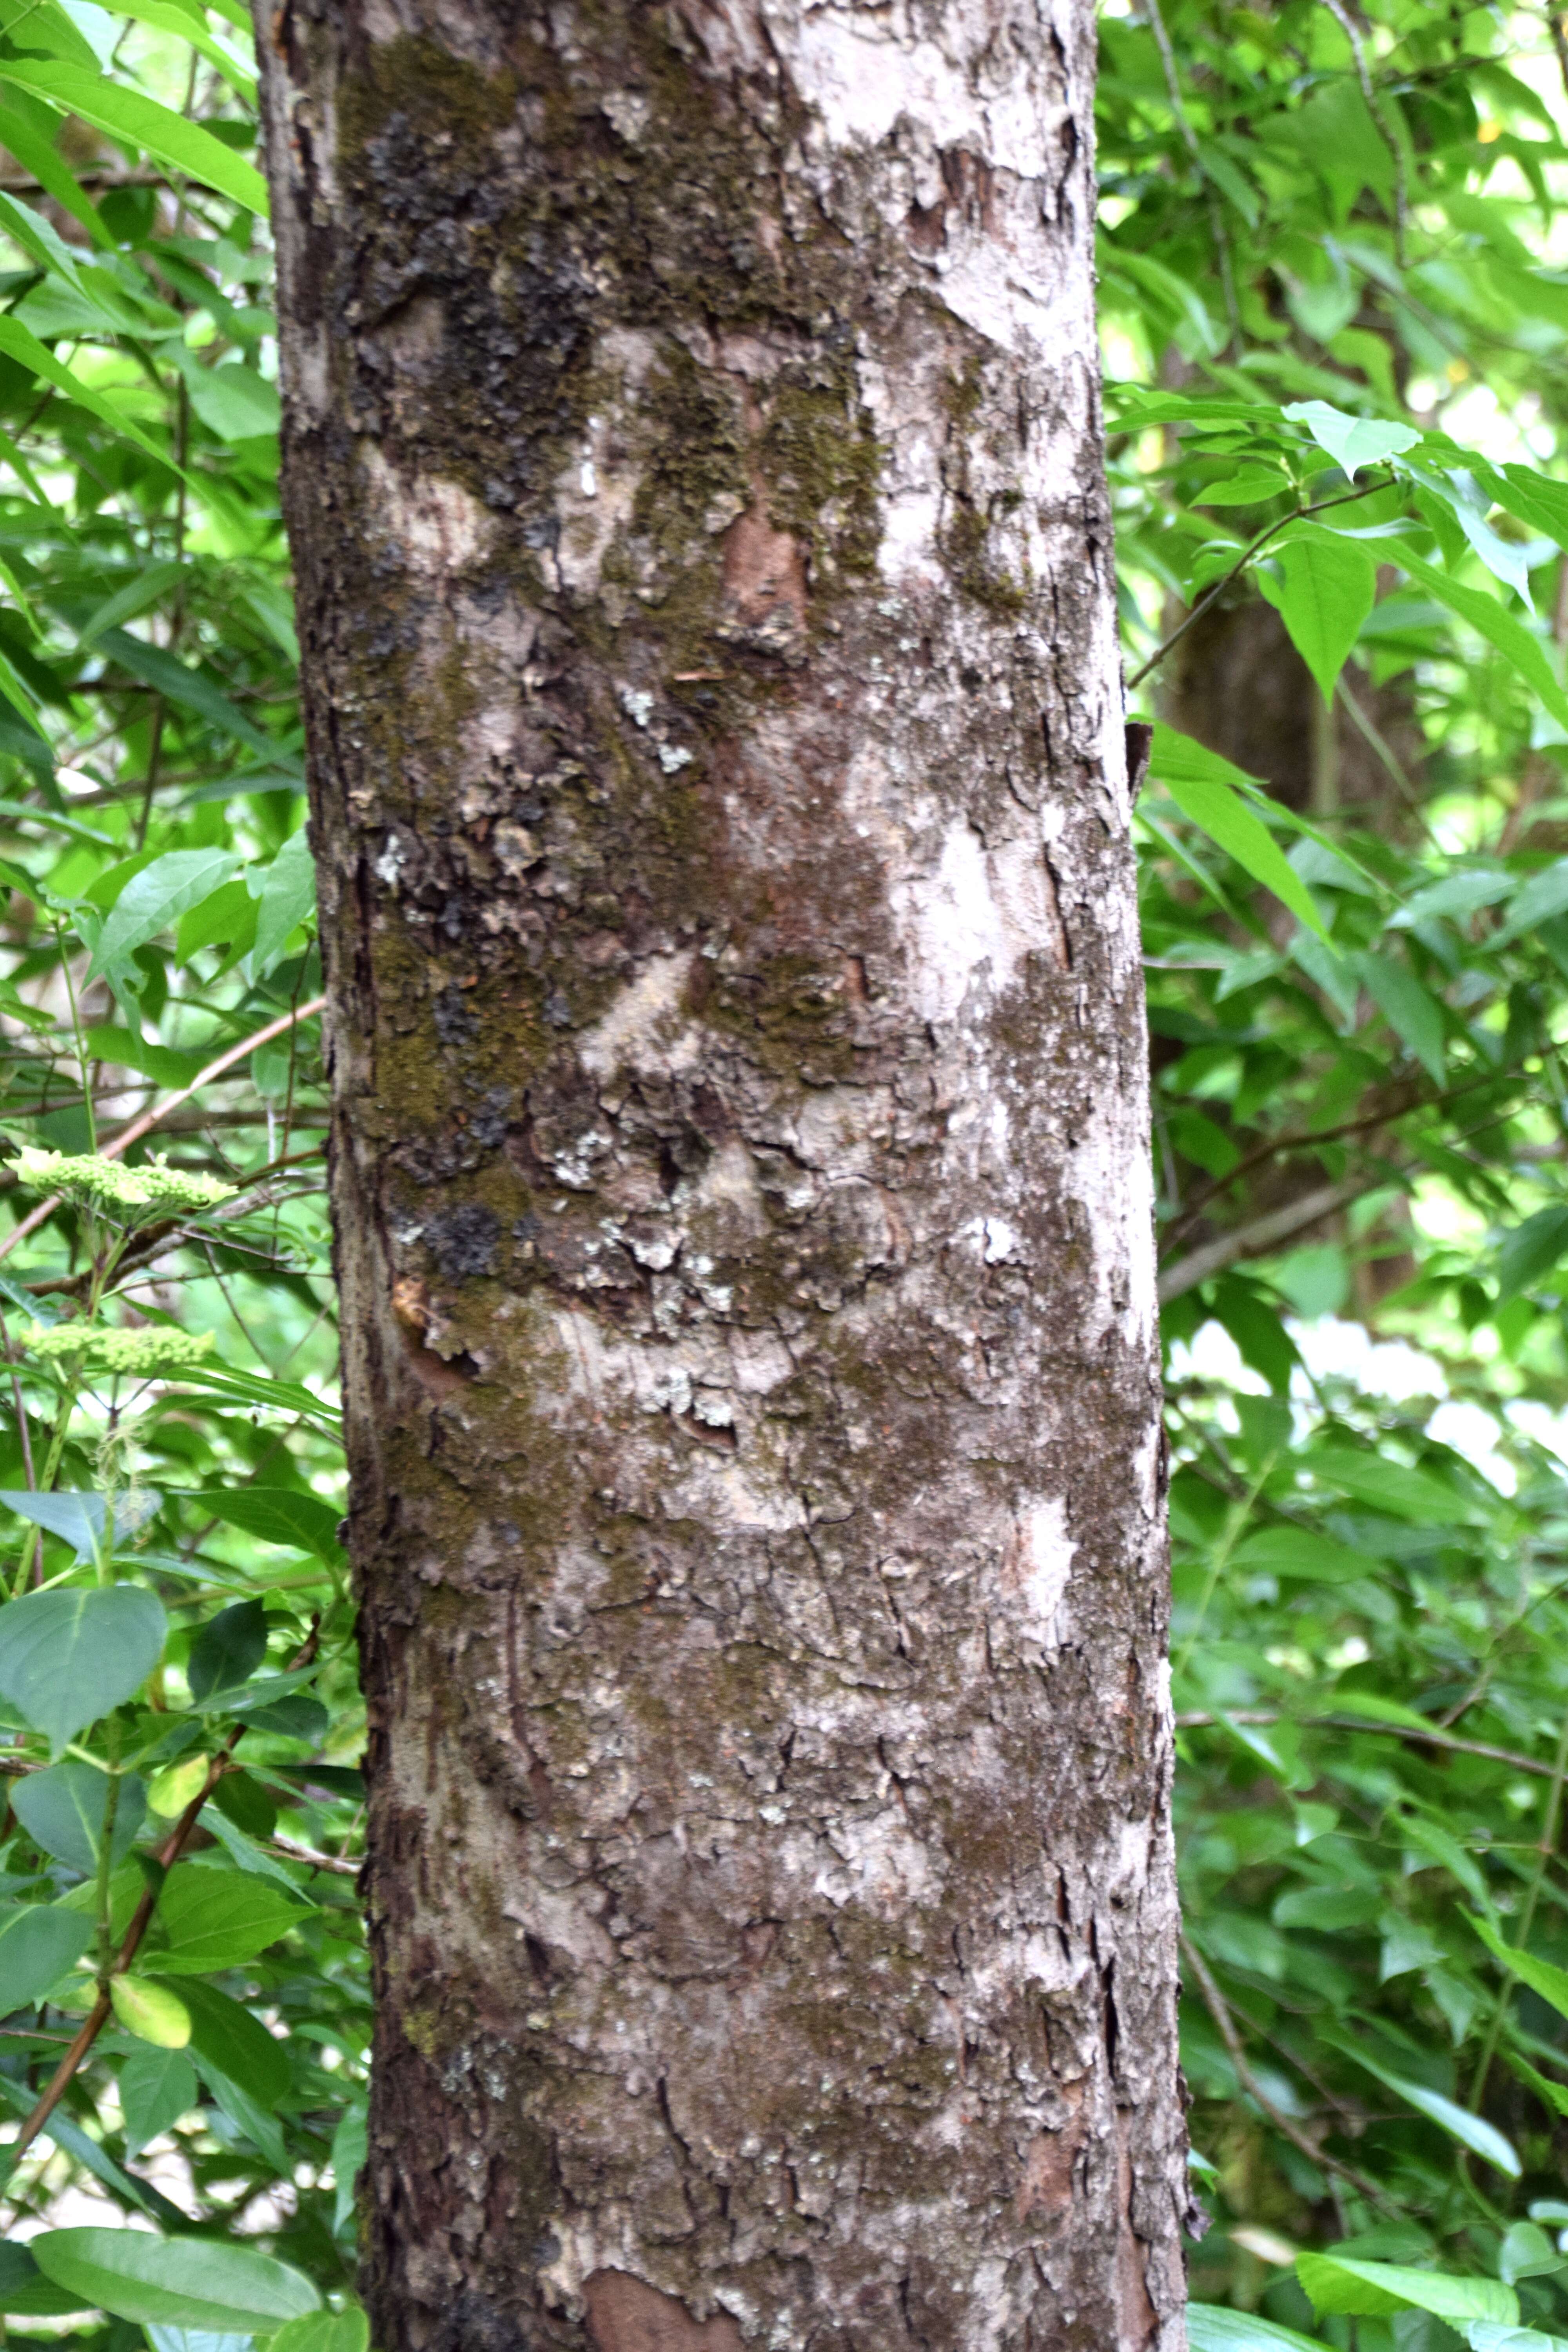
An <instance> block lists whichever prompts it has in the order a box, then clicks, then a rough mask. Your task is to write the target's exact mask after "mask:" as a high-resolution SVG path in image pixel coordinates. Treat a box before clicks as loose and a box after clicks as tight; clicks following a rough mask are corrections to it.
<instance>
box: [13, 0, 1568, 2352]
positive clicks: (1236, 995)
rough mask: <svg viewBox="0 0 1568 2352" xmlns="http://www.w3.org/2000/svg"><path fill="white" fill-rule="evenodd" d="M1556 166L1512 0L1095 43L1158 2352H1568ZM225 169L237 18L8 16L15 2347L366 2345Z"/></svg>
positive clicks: (342, 1826)
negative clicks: (1137, 1204) (1188, 2231)
mask: <svg viewBox="0 0 1568 2352" xmlns="http://www.w3.org/2000/svg"><path fill="white" fill-rule="evenodd" d="M1565 134H1568V28H1565V26H1564V22H1563V19H1562V18H1560V17H1559V16H1554V15H1549V14H1547V13H1545V12H1544V11H1531V10H1529V9H1518V10H1514V9H1507V8H1501V7H1499V8H1481V7H1475V8H1468V7H1467V8H1459V7H1454V8H1448V7H1444V6H1439V5H1432V0H1368V5H1364V6H1363V5H1352V0H1274V5H1265V0H1257V5H1239V0H1238V5H1232V0H1111V4H1110V6H1109V7H1108V9H1107V12H1106V15H1105V16H1104V20H1103V56H1102V79H1101V87H1100V168H1101V177H1102V190H1103V219H1102V226H1101V248H1100V285H1101V299H1102V308H1103V316H1104V331H1105V351H1106V362H1107V379H1108V382H1107V423H1108V431H1109V434H1110V473H1111V487H1112V494H1113V499H1114V502H1115V506H1116V510H1117V520H1118V549H1119V560H1120V563H1121V581H1122V596H1123V618H1124V624H1125V645H1126V656H1127V670H1128V677H1129V680H1130V685H1131V701H1130V709H1131V710H1132V712H1133V713H1134V714H1137V715H1141V716H1142V719H1144V720H1145V721H1146V722H1147V723H1148V725H1149V727H1150V729H1151V730H1152V731H1151V736H1150V762H1149V775H1148V780H1147V782H1145V784H1144V786H1143V789H1142V796H1141V798H1140V801H1139V804H1138V820H1137V821H1138V830H1139V845H1140V852H1141V856H1142V873H1143V925H1144V942H1145V952H1146V957H1147V961H1148V967H1149V999H1150V1013H1151V1025H1152V1059H1153V1071H1154V1101H1155V1119H1154V1148H1155V1159H1156V1173H1157V1178H1158V1185H1159V1210H1160V1220H1161V1250H1162V1287H1163V1297H1164V1302H1165V1303H1164V1318H1165V1336H1166V1341H1167V1349H1168V1375H1169V1407H1170V1433H1171V1443H1172V1452H1173V1482H1172V1493H1171V1503H1172V1528H1173V1579H1174V1628H1173V1687H1174V1696H1175V1706H1176V1712H1177V1721H1178V1726H1179V1743H1180V1773H1179V1778H1178V1784H1177V1809H1178V1833H1179V1840H1180V1856H1181V1868H1182V1880H1183V1889H1184V1905H1185V1922H1186V1925H1185V1936H1184V2004H1183V2019H1184V2035H1183V2038H1184V2054H1185V2065H1186V2071H1187V2074H1188V2078H1189V2081H1190V2084H1191V2088H1192V2093H1193V2100H1194V2105H1193V2111H1192V2118H1191V2120H1192V2131H1193V2139H1194V2167H1195V2172H1196V2186H1197V2188H1198V2189H1199V2193H1200V2195H1201V2197H1202V2200H1203V2201H1204V2202H1205V2205H1206V2206H1207V2208H1208V2210H1209V2212H1210V2214H1211V2217H1212V2226H1211V2228H1210V2230H1209V2231H1208V2233H1207V2235H1206V2236H1205V2238H1204V2239H1203V2241H1202V2242H1199V2243H1194V2247H1193V2249H1192V2276H1193V2287H1194V2296H1195V2297H1196V2298H1197V2303H1196V2306H1195V2308H1194V2314H1193V2317H1192V2322H1191V2328H1192V2336H1193V2341H1194V2345H1195V2346H1196V2347H1198V2352H1210V2347H1233V2352H1269V2347H1274V2352H1285V2347H1289V2345H1290V2344H1292V2343H1298V2344H1299V2343H1300V2341H1301V2340H1302V2339H1306V2340H1309V2341H1315V2342H1321V2343H1328V2344H1334V2345H1338V2346H1341V2347H1347V2352H1349V2348H1350V2347H1353V2352H1394V2347H1398V2352H1437V2348H1438V2347H1448V2346H1452V2345H1455V2344H1457V2343H1459V2342H1468V2344H1469V2345H1471V2346H1473V2347H1476V2352H1503V2347H1512V2352H1548V2347H1551V2346H1552V2345H1553V2344H1556V2345H1559V2346H1563V2345H1568V2251H1565V2250H1568V1866H1565V1863H1564V1857H1563V1842H1564V1834H1565V1828H1564V1815H1565V1812H1568V1802H1565V1781H1568V1343H1565V1337H1564V1327H1563V1307H1564V1303H1565V1300H1568V1061H1565V1046H1568V685H1565V683H1564V656H1565V653H1568V554H1565V552H1564V551H1565V550H1568V215H1565V214H1564V213H1563V211H1562V210H1561V209H1560V207H1561V205H1562V200H1563V196H1564V195H1565V194H1568V147H1565V145H1564V137H1565ZM254 142H255V85H254V74H253V64H252V58H251V50H250V36H249V30H248V18H247V15H246V13H245V12H244V11H243V10H241V9H239V8H238V7H237V6H231V5H228V0H224V4H223V5H214V6H212V7H202V6H200V5H196V0H145V5H142V6H139V7H136V8H122V9H116V10H105V9H100V8H99V7H97V6H94V5H86V4H85V0H0V889H3V890H4V892H5V904H4V909H3V915H0V925H3V928H0V946H3V948H4V958H3V969H0V1155H3V1156H0V1195H3V1199H0V1358H3V1361H0V1510H3V1512H4V1515H5V1516H4V1517H0V1577H3V1580H4V1585H3V1594H0V1773H3V1774H4V1784H3V1785H4V1791H5V1799H6V1801H5V1811H4V1817H3V1825H0V2167H3V2168H4V2177H3V2180H0V2192H3V2195H4V2200H5V2244H4V2245H3V2246H0V2314H3V2315H5V2328H6V2330H8V2331H9V2332H10V2333H11V2334H13V2335H16V2336H24V2337H27V2338H37V2339H39V2340H43V2339H47V2340H48V2341H50V2342H59V2341H62V2340H63V2341H65V2342H68V2343H69V2344H72V2345H76V2344H79V2345H80V2347H82V2352H89V2347H90V2352H136V2347H139V2346H140V2345H141V2344H142V2341H143V2338H145V2339H146V2341H147V2342H148V2343H149V2344H150V2345H151V2346H152V2347H153V2352H216V2341H215V2340H216V2338H219V2337H229V2338H233V2337H239V2338H242V2339H243V2338H254V2339H273V2340H275V2341H276V2342H277V2344H278V2345H279V2352H363V2345H364V2341H365V2330H364V2323H363V2318H362V2317H361V2316H360V2315H359V2313H358V2311H357V2307H356V2305H355V2304H354V2300H353V2274H354V2265H355V2212H354V2177H355V2173H356V2170H357V2168H358V2167H359V2165H360V2163H361V2161H362V2160H363V2149H364V2100H365V2053H366V2048H367V2043H368V2038H369V2001H368V1991H367V1984H366V1971H365V1962H364V1955H363V1942H362V1937H361V1932H360V1925H359V1917H358V1912H357V1906H356V1895H355V1874H356V1870H357V1867H358V1856H359V1853H360V1825H361V1821H362V1789H361V1782H360V1777H359V1758H360V1754H361V1749H362V1747H363V1709H362V1706H361V1703H360V1699H359V1696H358V1689H357V1681H356V1674H355V1665H354V1658H353V1616H352V1608H351V1601H350V1595H349V1592H348V1590H347V1584H346V1568H345V1562H344V1559H343V1555H342V1549H341V1548H340V1545H339V1540H338V1526H339V1520H340V1515H341V1512H342V1454H341V1446H340V1439H339V1431H338V1416H337V1395H336V1387H335V1379H336V1359H337V1348H336V1337H335V1331H334V1325H333V1312H334V1309H333V1300H332V1292H331V1281H330V1268H329V1262H328V1232H327V1222H326V1212H325V1202H324V1197H323V1190H322V1187H323V1160H322V1150H323V1129H324V1124H325V1112H324V1108H323V1090H322V1082H321V1062H320V1051H321V1040H320V1013H321V972H320V965H319V961H318V958H317V954H316V950H315V947H314V943H313V936H312V934H313V895H312V878H311V870H310V857H309V852H308V848H307V844H306V838H305V833H304V830H303V827H304V802H303V797H302V795H303V751H302V735H301V729H300V717H299V709H298V702H297V696H296V688H295V665H296V651H297V649H296V646H295V643H294V638H293V634H292V627H291V620H290V604H289V587H288V569H287V551H286V548H285V545H284V541H283V535H282V529H281V524H280V520H279V509H278V495H277V467H278V448H277V428H278V414H279V404H278V395H277V391H276V387H275V374H276V352H275V341H274V334H275V327H274V321H273V319H272V316H271V314H270V312H269V310H268V300H269V298H270V286H271V256H270V248H269V244H268V234H267V227H266V207H265V192H264V189H263V187H262V184H261V182H260V179H259V177H258V172H257V168H256V163H255V152H254ZM126 2222H129V2223H131V2224H132V2226H131V2227H129V2228H127V2227H125V2226H124V2224H125V2223H126ZM230 2352H233V2347H230Z"/></svg>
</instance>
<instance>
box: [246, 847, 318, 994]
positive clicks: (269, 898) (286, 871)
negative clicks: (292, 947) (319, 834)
mask: <svg viewBox="0 0 1568 2352" xmlns="http://www.w3.org/2000/svg"><path fill="white" fill-rule="evenodd" d="M315 904H316V867H315V863H314V860H313V859H312V858H311V856H310V842H309V840H308V838H307V837H306V835H305V833H304V831H303V829H301V830H300V832H299V833H292V834H290V835H289V838H288V840H287V841H286V842H285V843H284V845H283V846H282V848H281V849H280V850H279V853H278V855H277V856H276V857H275V858H274V859H273V861H272V863H271V865H270V866H268V869H267V879H266V881H265V882H264V883H263V884H262V886H261V901H260V905H259V906H258V909H257V916H256V945H255V946H254V948H252V950H251V951H250V970H251V976H252V978H253V979H255V980H265V979H266V977H267V975H268V972H269V971H271V970H272V967H273V965H274V964H275V963H277V962H278V961H279V959H280V957H281V956H282V953H283V950H284V946H285V944H286V943H287V940H288V938H289V933H290V931H292V930H293V929H295V927H296V926H297V925H298V924H300V923H302V922H303V921H304V920H305V918H306V916H307V915H309V914H310V912H311V911H312V909H313V908H314V907H315Z"/></svg>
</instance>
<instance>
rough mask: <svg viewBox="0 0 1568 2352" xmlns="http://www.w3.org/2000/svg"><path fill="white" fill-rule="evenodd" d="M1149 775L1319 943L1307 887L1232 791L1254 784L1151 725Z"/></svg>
mask: <svg viewBox="0 0 1568 2352" xmlns="http://www.w3.org/2000/svg"><path fill="white" fill-rule="evenodd" d="M1149 766H1150V772H1151V773H1152V774H1153V775H1156V776H1158V778H1159V780H1160V782H1162V783H1163V785H1164V787H1165V790H1166V791H1167V792H1168V793H1170V795H1171V798H1172V799H1173V801H1174V802H1175V803H1176V806H1177V807H1178V808H1179V809H1180V810H1181V812H1182V814H1183V815H1184V816H1186V817H1189V818H1190V819H1191V820H1192V822H1193V824H1195V825H1196V826H1197V827H1198V828H1199V830H1200V831H1201V832H1203V833H1206V834H1207V835H1208V837H1209V839H1210V840H1211V841H1212V842H1214V843H1215V846H1216V847H1218V848H1220V849H1223V850H1224V851H1225V853H1226V856H1227V857H1234V858H1235V860H1236V862H1237V865H1238V866H1242V867H1243V868H1244V869H1245V870H1246V872H1247V873H1248V874H1250V875H1251V877H1252V878H1253V880H1254V881H1255V882H1261V883H1262V885H1263V887H1264V888H1265V889H1267V890H1272V891H1273V893H1274V895H1275V897H1276V898H1279V900H1281V901H1282V903H1283V904H1284V905H1285V906H1287V907H1289V909H1290V911H1291V913H1292V914H1293V915H1295V916H1297V917H1298V918H1299V919H1300V921H1301V922H1303V923H1305V924H1306V925H1307V926H1308V928H1309V929H1311V930H1314V931H1316V932H1317V933H1318V935H1319V937H1320V938H1321V939H1322V940H1327V939H1328V936H1329V935H1328V932H1327V931H1326V930H1325V929H1324V927H1323V919H1322V917H1321V915H1320V914H1319V912H1318V909H1317V908H1316V906H1315V905H1314V903H1313V901H1312V898H1311V897H1310V894H1309V892H1308V890H1307V887H1306V885H1305V884H1304V883H1303V882H1302V881H1301V880H1300V877H1299V876H1298V875H1297V874H1296V873H1295V872H1294V871H1293V870H1292V868H1291V866H1289V863H1288V861H1287V859H1286V856H1285V853H1284V851H1283V850H1282V849H1281V848H1280V847H1279V844H1278V842H1276V840H1275V838H1274V836H1273V835H1272V834H1271V833H1270V832H1269V830H1268V826H1267V825H1266V824H1264V823H1263V820H1262V818H1261V817H1258V816H1255V815H1254V814H1253V813H1252V811H1251V809H1250V808H1248V807H1247V803H1246V802H1245V801H1244V800H1242V799H1241V798H1240V796H1239V794H1238V793H1237V791H1236V790H1235V785H1236V784H1237V783H1238V782H1239V783H1241V784H1243V785H1246V784H1248V783H1250V782H1252V781H1253V780H1252V778H1251V777H1249V776H1245V775H1243V773H1242V772H1241V770H1240V769H1239V768H1233V767H1232V766H1231V764H1230V761H1228V760H1222V759H1221V758H1220V756H1219V754H1218V752H1216V751H1205V748H1204V746H1203V745H1202V744H1201V743H1197V742H1194V740H1193V739H1192V737H1191V736H1190V735H1179V734H1177V732H1176V730H1174V728H1172V727H1166V726H1165V725H1163V723H1162V722H1161V721H1159V720H1156V721H1155V724H1154V740H1153V745H1152V750H1151V752H1150V758H1149Z"/></svg>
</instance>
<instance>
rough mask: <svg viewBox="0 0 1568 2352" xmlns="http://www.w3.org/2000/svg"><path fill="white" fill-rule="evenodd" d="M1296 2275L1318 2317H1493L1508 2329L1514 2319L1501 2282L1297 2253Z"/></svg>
mask: <svg viewBox="0 0 1568 2352" xmlns="http://www.w3.org/2000/svg"><path fill="white" fill-rule="evenodd" d="M1296 2275H1297V2277H1298V2278H1299V2279H1300V2282H1301V2284H1302V2285H1303V2286H1304V2287H1305V2288H1306V2290H1307V2293H1308V2294H1309V2295H1310V2297H1311V2300H1312V2307H1313V2309H1314V2310H1315V2311H1317V2312H1320V2313H1322V2312H1334V2311H1342V2312H1348V2313H1363V2314H1365V2315H1367V2316H1369V2317H1373V2318H1376V2317H1379V2316H1381V2315H1384V2313H1387V2312H1391V2311H1429V2312H1431V2313H1433V2314H1434V2315H1435V2316H1436V2317H1437V2318H1438V2319H1448V2320H1455V2321H1458V2322H1461V2323H1462V2322H1463V2321H1465V2320H1468V2319H1492V2320H1500V2321H1501V2322H1502V2323H1503V2325H1504V2326H1513V2325H1514V2324H1516V2323H1517V2321H1518V2318H1519V2297H1518V2296H1517V2295H1516V2294H1514V2291H1513V2289H1512V2287H1510V2286H1504V2285H1503V2284H1502V2282H1501V2281H1500V2279H1480V2278H1451V2277H1449V2276H1448V2275H1447V2273H1445V2272H1442V2271H1418V2270H1410V2269H1407V2268H1405V2266H1404V2265H1403V2264H1401V2263H1366V2262H1359V2261H1356V2260H1354V2259H1352V2257H1351V2256H1350V2255H1348V2254H1302V2255H1300V2257H1299V2258H1298V2260H1297V2263H1296Z"/></svg>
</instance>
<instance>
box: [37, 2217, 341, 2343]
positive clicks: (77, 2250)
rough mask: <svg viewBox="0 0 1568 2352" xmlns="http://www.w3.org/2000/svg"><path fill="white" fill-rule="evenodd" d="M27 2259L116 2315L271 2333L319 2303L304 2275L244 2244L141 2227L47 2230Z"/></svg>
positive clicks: (314, 2308)
mask: <svg viewBox="0 0 1568 2352" xmlns="http://www.w3.org/2000/svg"><path fill="white" fill-rule="evenodd" d="M31 2251H32V2254H33V2259H34V2260H35V2262H36V2263H37V2265H38V2268H39V2269H40V2270H41V2271H43V2272H44V2273H45V2274H46V2275H47V2277H49V2278H52V2279H53V2280H54V2281H55V2282H56V2284H58V2285H59V2286H64V2287H69V2288H71V2289H73V2290H74V2291H75V2292H77V2293H79V2294H85V2295H87V2296H88V2297H89V2299H90V2301H91V2303H92V2304H93V2305H95V2306H96V2307H97V2308H98V2309H99V2310H100V2311H107V2312H111V2313H112V2314H113V2315H114V2316H115V2317H116V2318H117V2319H136V2320H142V2321H148V2320H156V2321H160V2322H163V2323H165V2324H171V2325H173V2326H178V2327H201V2328H212V2329H227V2328H240V2329H243V2330H244V2331H245V2332H246V2333H247V2335H258V2336H270V2335H271V2334H272V2333H273V2332H274V2330H275V2329H276V2328H277V2327H278V2326H280V2325H281V2323H282V2322H283V2321H285V2320H289V2319H299V2318H301V2317H302V2316H303V2315H304V2314H305V2313H306V2312H308V2311H316V2310H319V2309H320V2307H321V2297H320V2295H319V2294H317V2292H316V2290H315V2288H314V2287H313V2286H312V2285H311V2284H310V2280H309V2279H308V2278H305V2277H303V2276H302V2275H301V2273H300V2272H299V2271H296V2270H290V2269H289V2265H288V2264H287V2263H279V2262H274V2261H273V2260H272V2258H271V2256H270V2255H268V2254H258V2253H257V2252H255V2251H254V2250H253V2249H252V2248H251V2247H249V2246H237V2245H233V2244H220V2243H217V2242H215V2241H213V2240H211V2239H207V2238H154V2237H150V2236H149V2235H147V2234H146V2233H145V2232H144V2231H141V2230H49V2231H46V2232H45V2233H44V2234H43V2236H41V2237H37V2238H35V2239H34V2240H33V2242H32V2250H31Z"/></svg>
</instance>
